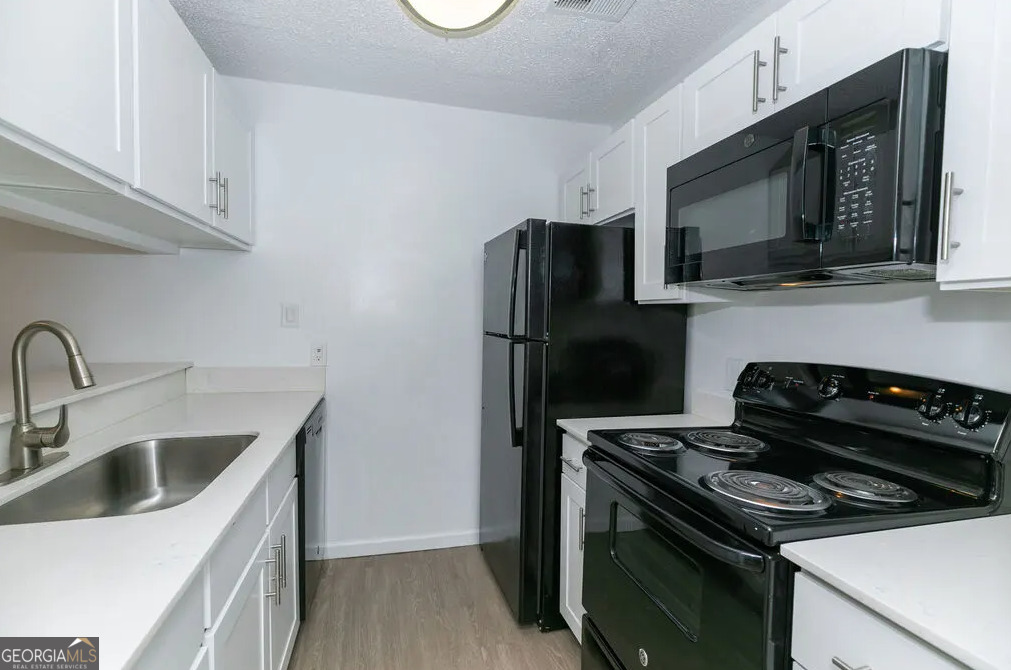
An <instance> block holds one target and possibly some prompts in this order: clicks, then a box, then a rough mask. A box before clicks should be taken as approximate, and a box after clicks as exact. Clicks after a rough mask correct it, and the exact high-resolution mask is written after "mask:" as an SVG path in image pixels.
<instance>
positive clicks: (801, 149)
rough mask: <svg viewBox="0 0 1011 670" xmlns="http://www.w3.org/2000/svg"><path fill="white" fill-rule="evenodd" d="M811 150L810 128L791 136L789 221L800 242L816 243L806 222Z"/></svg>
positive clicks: (804, 128) (814, 228)
mask: <svg viewBox="0 0 1011 670" xmlns="http://www.w3.org/2000/svg"><path fill="white" fill-rule="evenodd" d="M810 149H811V128H810V126H804V127H803V128H801V129H800V130H798V131H797V132H796V133H794V135H793V152H792V154H791V155H790V186H789V199H790V221H791V222H792V223H793V224H794V226H795V228H796V230H797V231H798V233H799V239H800V241H802V242H818V241H819V239H818V234H817V230H816V227H815V226H812V225H810V224H809V223H808V222H807V156H808V153H810Z"/></svg>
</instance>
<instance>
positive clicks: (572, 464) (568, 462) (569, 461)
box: [562, 456, 583, 474]
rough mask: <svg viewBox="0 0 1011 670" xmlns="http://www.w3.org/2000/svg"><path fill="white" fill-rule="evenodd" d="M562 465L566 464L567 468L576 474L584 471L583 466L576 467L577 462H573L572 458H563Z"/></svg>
mask: <svg viewBox="0 0 1011 670" xmlns="http://www.w3.org/2000/svg"><path fill="white" fill-rule="evenodd" d="M562 463H565V464H566V465H567V466H569V467H570V468H572V469H573V470H575V471H576V474H579V473H580V472H582V471H583V466H582V465H576V463H575V461H573V460H572V459H571V458H566V457H565V456H562Z"/></svg>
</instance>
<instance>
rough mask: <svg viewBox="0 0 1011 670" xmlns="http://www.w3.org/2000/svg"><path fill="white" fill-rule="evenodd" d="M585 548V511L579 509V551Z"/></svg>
mask: <svg viewBox="0 0 1011 670" xmlns="http://www.w3.org/2000/svg"><path fill="white" fill-rule="evenodd" d="M584 546H586V510H584V509H583V508H582V507H580V508H579V551H583V547H584Z"/></svg>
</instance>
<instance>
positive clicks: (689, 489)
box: [589, 426, 995, 546]
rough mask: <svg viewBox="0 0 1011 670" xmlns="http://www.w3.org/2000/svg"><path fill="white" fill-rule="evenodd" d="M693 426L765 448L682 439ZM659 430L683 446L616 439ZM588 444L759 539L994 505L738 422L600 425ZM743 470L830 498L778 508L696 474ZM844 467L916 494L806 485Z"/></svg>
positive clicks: (862, 528)
mask: <svg viewBox="0 0 1011 670" xmlns="http://www.w3.org/2000/svg"><path fill="white" fill-rule="evenodd" d="M697 430H715V431H724V430H730V431H733V432H736V433H738V434H741V435H749V436H752V437H756V438H758V439H761V440H762V441H764V442H765V443H766V444H768V446H769V449H768V450H766V451H764V452H761V453H757V454H752V455H747V456H736V455H722V454H716V453H712V452H708V451H706V450H704V449H698V448H695V447H693V446H691V445H690V443H689V442H688V440H687V439H686V437H685V436H686V434H687V433H690V432H692V431H697ZM629 432H638V433H648V434H659V435H665V436H669V437H673V438H675V439H677V440H679V441H680V442H681V443H682V444H683V445H684V446H685V449H684V450H683V451H680V452H678V453H670V454H652V453H642V452H638V451H635V450H633V449H631V448H629V447H627V446H625V445H623V444H621V442H620V438H621V437H622V436H623V435H625V434H627V433H629ZM589 438H590V443H591V445H592V446H591V450H593V451H595V452H597V453H599V454H601V455H603V456H605V457H606V458H607V459H608V460H610V461H612V462H615V463H617V464H618V465H620V466H621V467H622V468H624V469H625V470H627V471H628V472H629V473H631V474H633V475H634V476H637V477H639V478H641V479H644V480H646V481H647V482H649V483H651V484H653V485H654V486H656V487H657V488H658V489H659V490H660V491H661V492H663V493H665V494H667V495H669V496H671V497H673V498H675V499H677V500H679V501H681V502H683V503H686V504H688V505H689V506H690V507H692V508H693V509H695V510H696V511H699V512H701V513H703V514H704V515H706V516H708V517H710V518H715V519H716V520H718V521H720V522H721V523H723V524H724V525H729V526H731V527H732V528H734V529H736V530H739V531H742V532H744V533H745V534H746V535H748V536H749V537H751V538H753V539H755V540H757V541H759V542H762V543H763V544H765V545H767V546H777V545H779V544H780V543H783V542H792V541H796V540H804V539H813V538H818V537H828V536H831V535H841V534H848V533H855V532H866V531H872V530H884V529H888V528H897V527H902V526H912V525H920V524H926V523H938V522H942V521H954V520H958V519H967V518H973V517H977V516H985V515H987V514H990V513H991V512H992V511H993V510H994V507H995V505H994V503H993V501H992V500H990V499H988V497H987V496H986V495H979V496H977V495H973V494H972V493H970V492H956V491H955V490H953V488H952V487H951V486H943V485H940V484H937V483H934V482H930V481H926V480H924V479H919V478H914V477H911V476H908V475H905V474H902V473H898V472H895V471H894V470H890V469H884V468H882V467H875V466H874V465H871V464H867V463H862V462H859V461H857V460H854V459H851V458H845V457H842V456H839V455H836V454H833V453H829V452H826V451H821V450H819V449H814V448H811V447H808V446H801V445H798V444H795V443H793V442H791V441H789V440H784V439H777V438H774V437H770V436H769V435H765V434H762V433H758V432H755V431H749V430H747V429H742V428H741V427H740V426H715V427H710V428H691V429H686V428H668V429H662V428H661V429H657V428H644V429H641V430H602V431H591V432H590V433H589ZM724 470H746V471H754V472H762V473H768V474H773V475H778V476H780V477H785V478H787V479H790V480H792V481H795V482H798V483H801V484H805V485H808V486H813V487H814V488H815V489H817V490H820V491H822V492H823V493H825V494H826V495H828V496H829V497H830V498H831V499H832V504H831V505H830V506H829V507H828V509H826V510H824V511H821V512H812V513H807V512H785V513H776V512H771V511H768V510H759V509H757V508H751V507H749V506H748V505H745V504H742V503H738V502H736V501H733V500H729V499H727V498H726V497H724V496H722V495H720V494H717V493H715V492H714V491H712V490H711V489H710V488H709V487H708V486H707V485H706V484H705V483H704V482H702V478H703V477H704V476H705V475H708V474H710V473H712V472H717V471H724ZM833 471H845V472H856V473H860V474H864V475H870V476H872V477H878V478H880V479H884V480H886V481H889V482H893V483H895V484H899V485H901V486H905V487H907V488H909V489H912V490H913V491H914V492H915V493H916V495H917V500H916V501H915V502H913V503H911V504H909V505H904V506H901V507H894V508H893V507H886V506H880V507H874V506H868V505H867V504H857V503H855V502H848V501H846V500H844V499H842V498H840V497H838V496H833V495H832V494H831V493H829V492H826V491H824V489H820V488H819V487H817V486H815V485H814V476H815V475H817V474H819V473H825V472H833Z"/></svg>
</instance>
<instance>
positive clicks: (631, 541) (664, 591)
mask: <svg viewBox="0 0 1011 670" xmlns="http://www.w3.org/2000/svg"><path fill="white" fill-rule="evenodd" d="M611 556H612V557H613V559H614V562H615V563H617V565H618V567H620V568H621V569H622V570H623V571H624V572H625V574H626V575H628V577H630V578H631V579H632V581H633V582H635V583H636V585H637V586H638V587H639V588H640V589H642V590H643V591H644V592H645V593H646V595H647V596H649V598H650V599H651V600H652V601H653V602H654V603H655V604H656V605H658V606H659V607H660V608H661V609H662V610H664V612H665V613H666V614H667V616H669V617H670V618H671V619H672V620H673V621H674V623H675V624H677V625H678V627H679V628H681V629H682V630H683V631H684V632H685V633H687V634H689V635H691V636H692V637H693V638H697V637H698V634H699V629H700V627H701V620H702V583H703V575H702V570H701V569H700V568H699V566H698V564H697V563H695V561H693V560H692V559H691V558H689V557H688V556H686V555H685V554H684V553H682V552H681V551H680V550H679V549H678V548H677V547H675V546H674V545H673V544H671V543H670V542H668V541H667V540H665V539H664V538H663V537H661V536H660V535H658V534H657V533H656V532H654V531H653V530H651V529H650V528H649V526H648V525H647V524H646V523H645V522H644V521H642V520H641V519H640V518H639V517H637V516H636V515H634V514H633V513H632V512H630V511H628V510H627V509H625V508H624V507H622V506H621V505H620V504H618V503H617V502H615V503H613V504H612V507H611Z"/></svg>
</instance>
